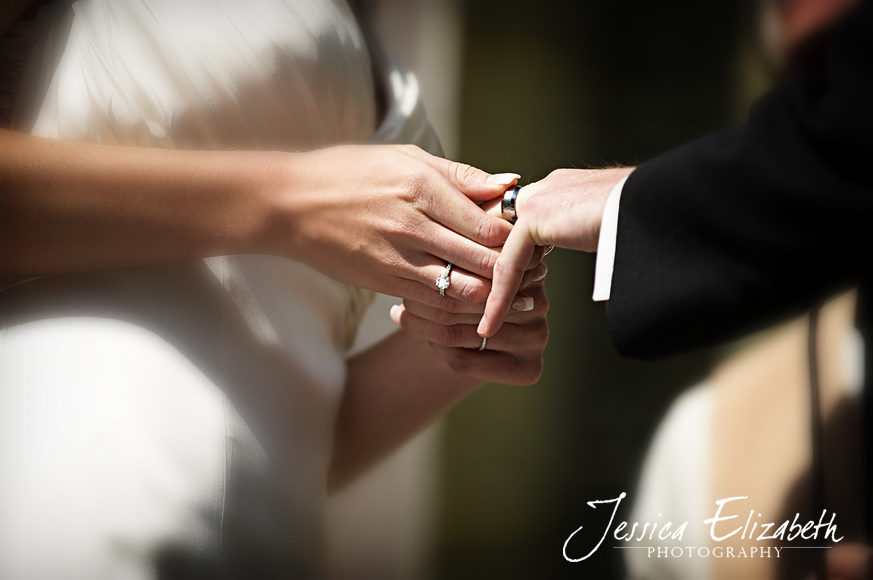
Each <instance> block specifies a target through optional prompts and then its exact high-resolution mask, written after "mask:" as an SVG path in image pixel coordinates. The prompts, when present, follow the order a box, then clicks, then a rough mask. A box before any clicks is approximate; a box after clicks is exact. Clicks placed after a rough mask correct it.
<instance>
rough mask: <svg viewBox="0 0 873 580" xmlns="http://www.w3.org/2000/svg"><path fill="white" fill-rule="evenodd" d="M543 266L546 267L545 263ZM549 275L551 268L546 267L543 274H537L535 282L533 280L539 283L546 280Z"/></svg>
mask: <svg viewBox="0 0 873 580" xmlns="http://www.w3.org/2000/svg"><path fill="white" fill-rule="evenodd" d="M543 266H546V265H545V263H543ZM548 273H549V267H548V266H546V267H545V268H543V269H542V272H540V273H539V274H537V275H536V276H534V280H533V281H534V282H539V281H540V280H542V279H544V278H545V277H546V276H547V275H548Z"/></svg>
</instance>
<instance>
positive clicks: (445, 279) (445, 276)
mask: <svg viewBox="0 0 873 580" xmlns="http://www.w3.org/2000/svg"><path fill="white" fill-rule="evenodd" d="M451 272H452V264H451V263H448V264H447V265H446V269H445V271H444V272H443V273H442V274H440V277H439V278H437V279H436V287H437V288H439V289H440V296H445V295H446V290H448V289H449V286H450V285H451V284H452V281H451V279H450V278H449V274H450V273H451Z"/></svg>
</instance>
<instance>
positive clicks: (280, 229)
mask: <svg viewBox="0 0 873 580" xmlns="http://www.w3.org/2000/svg"><path fill="white" fill-rule="evenodd" d="M0 152H2V154H0V273H5V274H12V275H21V276H29V275H41V274H51V273H60V272H77V271H88V270H97V269H108V268H118V267H127V266H136V265H143V264H150V263H161V262H171V261H178V260H185V259H191V258H197V257H204V256H210V255H218V254H232V253H269V254H276V255H282V256H286V257H290V258H293V259H296V260H299V261H301V262H304V263H306V264H309V265H311V266H313V267H315V268H316V269H318V270H320V271H322V272H324V273H325V274H328V275H330V276H332V277H334V278H336V279H339V280H341V281H344V282H349V283H353V284H356V285H358V286H363V287H367V288H371V289H374V290H378V291H381V292H384V293H387V294H393V295H396V296H403V297H410V298H419V299H426V300H430V301H431V303H434V304H435V303H437V302H438V301H437V300H435V299H434V298H433V294H434V293H433V292H431V290H432V289H433V284H434V280H436V278H437V276H438V275H439V274H440V272H441V270H442V268H443V267H444V265H445V262H446V261H451V262H453V263H454V264H456V265H458V267H459V268H460V269H462V271H460V272H459V274H458V277H457V279H455V280H453V282H456V283H453V285H452V288H451V289H450V292H449V293H450V294H451V295H453V296H454V297H455V298H461V299H463V300H467V301H481V300H484V299H485V297H486V296H487V292H488V289H489V287H490V285H489V284H488V282H487V281H486V280H485V278H490V276H491V269H492V268H493V265H494V262H495V261H496V258H497V253H496V251H494V250H491V249H489V247H496V246H499V245H501V244H502V243H503V241H504V239H505V238H506V236H507V235H508V233H509V226H508V224H506V223H505V222H504V221H503V220H500V219H498V218H492V217H490V216H487V215H485V214H484V212H482V211H481V210H479V209H478V207H477V206H476V205H475V203H473V201H471V200H470V198H472V199H483V198H489V197H493V196H494V195H495V194H499V193H500V192H502V191H503V189H504V188H505V187H506V186H505V185H503V184H501V183H499V182H506V181H507V178H506V177H504V178H503V179H501V178H499V176H498V178H497V179H495V178H494V177H491V178H490V179H491V181H492V182H495V183H494V184H488V183H486V181H487V180H488V179H489V176H488V175H487V174H485V173H483V172H480V171H478V170H474V169H472V168H469V167H468V166H465V165H461V164H456V163H451V162H449V161H446V160H444V159H439V158H436V157H433V156H430V155H428V154H427V153H425V152H423V151H421V150H420V149H417V148H414V147H410V146H366V145H361V146H344V147H334V148H329V149H323V150H320V151H314V152H310V153H278V152H245V151H218V152H206V151H177V150H161V149H149V148H136V147H121V146H114V145H94V144H84V143H73V142H64V141H54V140H49V139H40V138H36V137H30V136H27V135H23V134H20V133H16V132H12V131H6V130H0ZM508 179H509V180H510V181H511V180H512V179H513V176H509V177H508ZM459 189H461V190H464V191H465V193H466V195H464V194H462V193H461V192H460V191H459ZM480 244H481V245H480ZM483 246H486V247H483ZM444 302H446V304H445V306H446V307H451V306H452V302H451V299H448V300H445V299H444Z"/></svg>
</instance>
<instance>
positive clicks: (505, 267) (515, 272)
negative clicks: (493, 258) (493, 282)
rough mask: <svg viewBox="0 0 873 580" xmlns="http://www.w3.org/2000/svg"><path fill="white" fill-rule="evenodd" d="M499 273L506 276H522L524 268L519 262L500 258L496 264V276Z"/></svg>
mask: <svg viewBox="0 0 873 580" xmlns="http://www.w3.org/2000/svg"><path fill="white" fill-rule="evenodd" d="M498 275H501V276H505V277H521V276H524V268H522V267H521V266H519V265H518V264H508V263H507V262H506V260H501V259H499V258H498V260H497V262H496V263H495V264H494V276H495V277H497V276H498Z"/></svg>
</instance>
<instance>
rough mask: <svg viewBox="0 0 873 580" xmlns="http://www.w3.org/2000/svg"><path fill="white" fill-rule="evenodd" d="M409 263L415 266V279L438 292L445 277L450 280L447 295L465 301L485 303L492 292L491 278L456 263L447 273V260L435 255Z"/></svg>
mask: <svg viewBox="0 0 873 580" xmlns="http://www.w3.org/2000/svg"><path fill="white" fill-rule="evenodd" d="M409 264H410V265H412V266H413V271H412V275H413V276H414V277H415V278H414V279H415V280H416V281H418V282H420V283H421V284H423V285H424V286H425V288H427V289H428V290H429V291H432V292H436V293H437V294H440V286H439V284H440V283H442V281H443V279H444V278H445V279H447V281H448V286H447V287H446V288H445V291H444V293H445V295H446V296H451V297H452V298H457V299H458V300H461V301H463V302H468V303H470V304H484V302H485V300H486V299H487V298H488V294H489V293H490V292H491V280H488V279H485V278H483V277H481V276H477V275H476V274H473V273H471V272H468V271H466V270H464V269H463V268H459V267H458V266H457V265H455V264H452V268H451V269H450V270H449V272H448V274H446V269H447V264H446V262H444V261H443V260H439V259H437V258H434V257H433V256H422V257H414V258H411V259H410V260H409Z"/></svg>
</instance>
